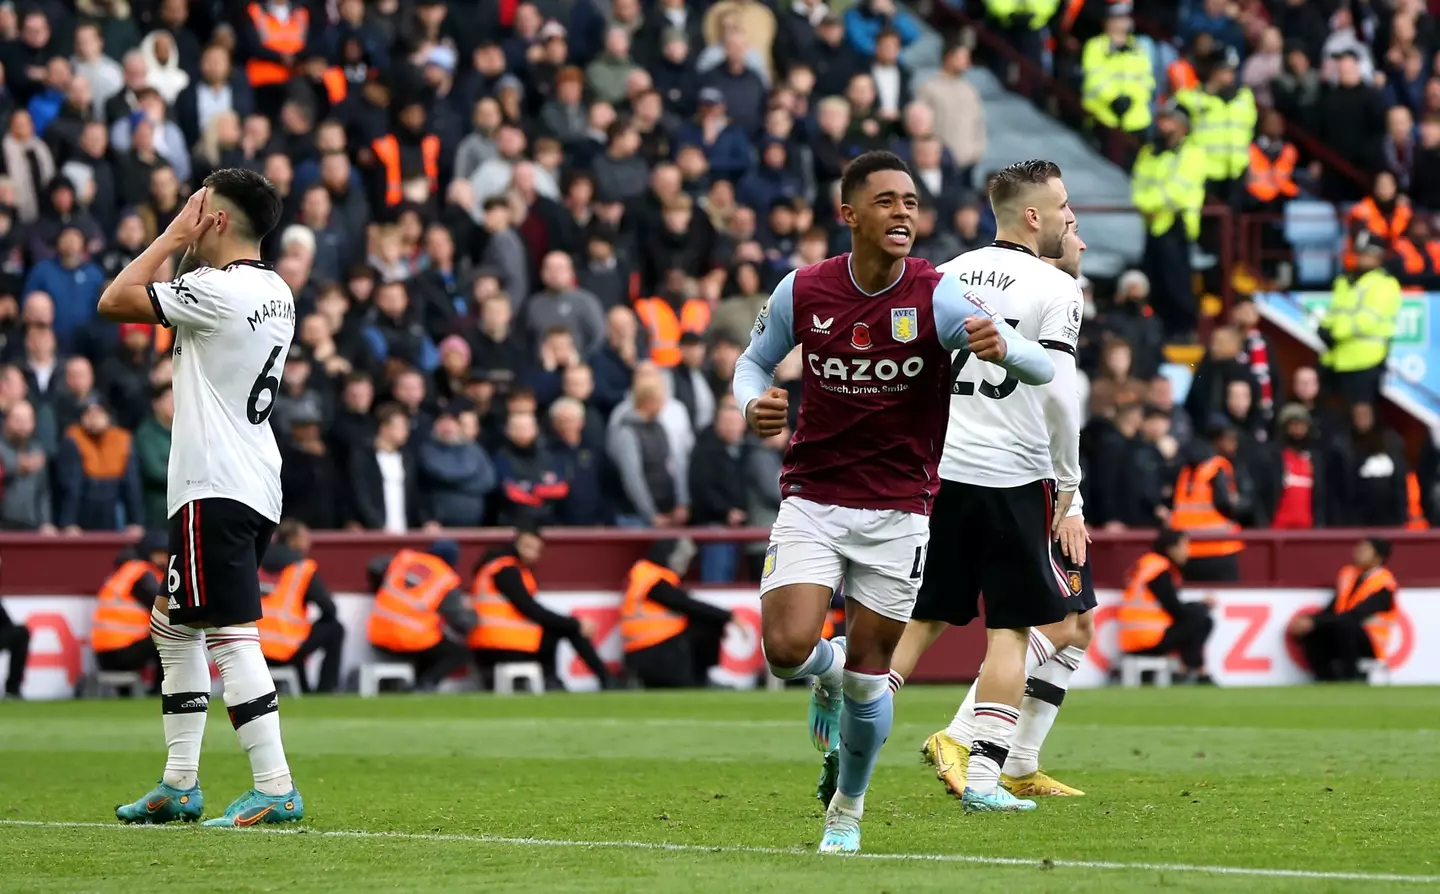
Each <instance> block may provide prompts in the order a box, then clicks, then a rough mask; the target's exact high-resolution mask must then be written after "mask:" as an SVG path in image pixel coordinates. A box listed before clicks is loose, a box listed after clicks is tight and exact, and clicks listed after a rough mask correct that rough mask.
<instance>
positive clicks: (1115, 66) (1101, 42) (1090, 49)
mask: <svg viewBox="0 0 1440 894" xmlns="http://www.w3.org/2000/svg"><path fill="white" fill-rule="evenodd" d="M1080 67H1081V68H1082V69H1083V71H1084V80H1083V82H1082V84H1081V88H1080V92H1081V100H1080V101H1081V105H1083V106H1084V107H1085V111H1086V113H1087V114H1089V115H1090V117H1092V118H1094V119H1095V123H1096V124H1098V125H1099V126H1100V127H1103V128H1109V129H1110V130H1121V131H1124V132H1125V133H1128V134H1137V135H1138V134H1142V133H1144V131H1145V130H1146V129H1147V128H1149V127H1150V121H1151V116H1150V105H1151V103H1152V102H1153V101H1154V99H1155V71H1154V68H1153V67H1152V66H1151V63H1150V54H1149V53H1146V52H1145V51H1144V49H1142V48H1141V47H1140V45H1139V44H1138V43H1137V42H1136V39H1135V31H1134V20H1133V19H1131V18H1130V4H1128V3H1115V4H1112V5H1111V6H1110V8H1109V10H1107V12H1106V19H1105V33H1104V34H1097V35H1096V36H1094V37H1092V38H1090V39H1089V40H1087V41H1085V49H1084V50H1083V51H1082V53H1081V56H1080Z"/></svg>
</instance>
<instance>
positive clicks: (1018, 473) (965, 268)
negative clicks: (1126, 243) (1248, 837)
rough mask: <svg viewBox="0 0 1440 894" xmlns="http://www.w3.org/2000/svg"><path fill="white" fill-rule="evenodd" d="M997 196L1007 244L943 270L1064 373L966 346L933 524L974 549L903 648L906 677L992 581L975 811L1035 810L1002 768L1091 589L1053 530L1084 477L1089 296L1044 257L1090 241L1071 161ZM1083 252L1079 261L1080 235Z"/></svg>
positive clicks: (926, 601) (994, 189)
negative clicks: (1071, 617) (1055, 628)
mask: <svg viewBox="0 0 1440 894" xmlns="http://www.w3.org/2000/svg"><path fill="white" fill-rule="evenodd" d="M990 202H991V205H992V206H993V207H994V209H995V219H996V224H997V234H996V236H997V238H996V240H995V242H994V243H993V244H991V245H990V246H987V247H985V248H981V249H977V250H975V251H972V252H969V253H967V254H964V255H961V256H960V257H958V258H956V259H954V260H952V261H949V262H948V263H946V264H944V265H942V266H941V268H940V269H941V270H943V271H945V274H946V276H947V277H949V276H954V277H955V278H956V280H957V281H959V282H961V283H963V284H964V288H966V289H967V290H968V292H969V294H970V295H971V297H972V299H973V300H975V301H976V302H978V303H980V304H981V305H982V306H984V307H986V308H987V309H989V310H991V311H992V312H993V313H995V314H997V315H998V316H1000V317H1003V318H1004V319H1005V320H1006V321H1007V322H1009V324H1010V325H1012V326H1014V327H1015V328H1016V329H1017V330H1019V331H1020V333H1021V334H1023V335H1025V336H1026V337H1029V338H1033V339H1035V340H1036V341H1038V342H1039V343H1040V344H1041V345H1043V346H1044V348H1045V349H1046V351H1047V353H1048V354H1049V356H1050V358H1051V360H1052V362H1053V365H1054V367H1055V375H1054V377H1053V379H1052V380H1051V381H1050V382H1049V383H1048V384H1044V385H1043V386H1042V387H1038V388H1031V387H1024V385H1025V383H1023V382H1021V381H1017V379H1016V378H1015V377H1013V376H1011V375H1009V374H1008V372H1006V371H1004V370H1001V369H996V368H994V367H993V366H992V365H991V364H989V363H977V362H975V359H974V358H972V357H970V356H968V355H966V354H965V353H964V352H963V351H962V352H961V353H959V354H957V355H956V357H955V374H954V381H953V384H952V387H951V389H950V390H951V398H950V413H951V420H952V424H951V425H950V426H949V429H948V431H947V433H946V437H945V450H944V455H943V457H942V459H941V461H940V475H941V477H942V478H943V479H944V485H943V486H942V488H941V490H940V496H939V499H938V500H937V501H936V504H935V512H934V515H933V516H932V517H931V519H930V532H931V535H932V537H933V538H934V539H936V540H938V541H940V542H942V543H947V544H959V543H963V544H965V545H966V549H964V550H963V551H959V550H953V549H948V550H942V551H941V552H940V554H938V555H937V556H936V557H935V561H934V562H932V563H931V565H930V569H929V573H928V574H926V575H925V582H924V585H923V586H922V587H921V590H920V594H919V598H918V601H917V603H916V606H915V612H914V620H912V621H911V623H910V625H909V627H908V628H907V629H906V631H905V637H904V639H903V640H902V641H901V644H900V647H899V649H898V650H897V655H896V663H897V665H898V668H897V670H898V674H897V677H896V682H897V683H899V682H902V681H903V674H905V673H908V672H909V671H910V670H912V669H913V668H914V666H915V663H916V661H918V660H919V657H920V655H921V654H922V653H923V652H924V651H925V649H926V648H928V647H929V646H930V645H931V644H932V643H933V642H934V641H935V640H936V639H937V638H938V637H939V636H940V634H941V633H942V632H943V631H944V629H945V627H946V626H947V625H949V624H954V625H957V626H963V625H965V624H968V623H969V622H970V621H972V620H973V619H974V618H976V617H977V616H978V614H979V604H978V600H979V597H980V595H981V594H982V593H983V594H984V598H985V623H986V626H987V627H989V628H990V629H989V631H988V634H989V635H988V644H987V651H986V658H985V664H984V665H983V666H982V667H981V670H980V679H979V680H978V681H976V684H975V686H974V687H973V688H972V692H973V693H974V695H975V699H974V704H973V708H972V709H971V712H972V714H973V727H974V729H973V745H971V751H970V754H969V778H968V783H967V782H962V791H961V792H960V794H961V797H962V800H963V802H964V804H965V807H966V809H967V810H973V811H1008V810H1031V809H1033V808H1034V806H1035V802H1033V801H1027V800H1021V799H1018V798H1016V797H1014V796H1013V795H1012V794H1011V793H1010V792H1008V791H1006V790H1005V789H1004V788H1002V787H1001V786H1000V773H1001V768H1002V767H1004V766H1005V764H1006V758H1007V757H1008V755H1009V751H1010V747H1011V743H1012V739H1013V737H1014V734H1015V729H1016V724H1017V722H1018V721H1019V719H1020V714H1021V711H1020V708H1021V699H1022V697H1023V695H1024V693H1025V684H1026V679H1027V677H1028V676H1029V675H1030V673H1032V672H1034V671H1035V669H1036V668H1039V667H1040V666H1042V665H1044V664H1046V662H1048V661H1050V660H1051V659H1052V658H1053V657H1054V656H1055V654H1056V652H1057V651H1058V650H1059V646H1057V644H1056V643H1054V642H1052V641H1051V640H1050V639H1049V638H1048V637H1047V636H1046V635H1045V634H1044V632H1042V631H1043V630H1045V629H1047V625H1052V624H1059V623H1060V622H1063V621H1064V620H1065V619H1066V617H1067V615H1068V613H1069V612H1070V610H1071V608H1072V605H1073V603H1072V600H1073V599H1079V598H1080V597H1081V592H1080V591H1081V590H1083V587H1080V588H1075V589H1076V592H1075V593H1074V594H1073V596H1072V593H1071V589H1072V588H1071V586H1070V582H1069V580H1070V577H1069V573H1068V571H1067V570H1066V568H1065V566H1064V562H1063V559H1062V556H1061V554H1060V551H1059V550H1057V549H1056V547H1055V542H1056V538H1057V537H1059V536H1060V535H1061V532H1062V524H1061V521H1062V519H1064V518H1065V517H1066V515H1067V514H1068V513H1069V510H1070V507H1071V503H1072V500H1073V498H1074V496H1075V492H1076V489H1077V488H1078V486H1079V484H1080V455H1079V450H1080V442H1079V421H1080V402H1079V396H1078V393H1077V391H1076V380H1075V342H1076V339H1077V338H1078V337H1079V334H1080V321H1081V319H1082V316H1083V309H1084V299H1083V297H1082V296H1081V293H1080V289H1079V287H1078V285H1077V284H1076V282H1075V278H1074V277H1073V276H1071V275H1070V274H1069V273H1067V272H1065V271H1064V270H1062V269H1057V267H1056V266H1052V265H1051V264H1048V263H1046V261H1045V260H1043V259H1046V258H1049V259H1062V258H1063V257H1064V256H1065V253H1066V252H1065V249H1066V243H1067V241H1078V236H1073V235H1069V234H1070V233H1071V231H1072V230H1073V227H1074V223H1075V215H1074V213H1073V212H1072V211H1071V210H1070V206H1069V199H1068V196H1067V194H1066V191H1065V185H1064V184H1063V183H1062V182H1061V180H1060V169H1059V168H1058V167H1056V166H1055V165H1054V164H1052V163H1051V162H1048V161H1042V160H1033V161H1026V162H1021V163H1019V164H1014V165H1011V166H1010V167H1008V168H1005V169H1004V170H1002V171H1001V172H1000V173H999V174H997V175H996V176H995V177H994V178H993V179H992V180H991V183H990ZM1072 250H1073V252H1074V257H1075V258H1076V259H1077V261H1078V256H1079V251H1080V246H1079V245H1078V244H1076V245H1074V247H1073V249H1072ZM981 359H983V358H981ZM1057 478H1058V479H1059V480H1058V492H1057V481H1056V479H1057ZM1082 525H1083V522H1082ZM1064 532H1065V538H1064V539H1065V549H1066V550H1068V551H1069V555H1070V558H1071V559H1072V560H1073V562H1074V563H1075V568H1076V570H1078V568H1079V566H1080V565H1081V564H1083V562H1084V560H1085V557H1084V542H1085V541H1084V537H1083V527H1082V528H1081V531H1080V534H1081V535H1082V536H1079V537H1076V536H1075V531H1074V530H1073V523H1066V525H1065V526H1064ZM1032 628H1038V629H1032ZM1060 645H1065V644H1064V643H1061V644H1060ZM964 710H965V708H963V707H962V711H964ZM967 744H969V743H968V742H967ZM950 757H952V755H949V754H948V753H947V754H946V755H942V756H941V758H937V768H938V767H940V766H941V765H942V763H944V764H945V765H946V766H947V768H948V763H946V762H947V761H949V759H950ZM942 775H943V773H942Z"/></svg>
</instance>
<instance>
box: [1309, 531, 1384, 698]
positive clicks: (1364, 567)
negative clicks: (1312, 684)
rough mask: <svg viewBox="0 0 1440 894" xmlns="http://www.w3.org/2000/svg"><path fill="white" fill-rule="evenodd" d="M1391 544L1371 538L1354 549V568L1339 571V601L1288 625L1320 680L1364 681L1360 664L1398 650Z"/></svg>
mask: <svg viewBox="0 0 1440 894" xmlns="http://www.w3.org/2000/svg"><path fill="white" fill-rule="evenodd" d="M1390 552H1391V545H1390V541H1388V540H1385V539H1384V538H1381V537H1367V538H1365V539H1364V540H1361V541H1360V542H1359V543H1357V544H1355V549H1354V552H1353V553H1352V555H1351V559H1352V563H1351V564H1349V565H1346V566H1345V567H1344V568H1341V569H1340V574H1339V576H1338V577H1337V578H1336V581H1335V597H1334V598H1333V599H1331V600H1330V604H1329V605H1327V606H1325V608H1323V609H1321V610H1320V611H1319V612H1317V613H1315V614H1313V615H1301V616H1299V617H1297V618H1295V620H1293V621H1291V622H1290V629H1289V633H1290V635H1291V636H1292V637H1294V638H1295V641H1296V643H1297V644H1298V645H1299V646H1300V649H1301V651H1303V652H1304V653H1305V660H1306V661H1307V662H1309V664H1310V671H1311V673H1313V674H1314V675H1315V679H1317V680H1359V679H1364V676H1365V675H1364V674H1363V673H1362V672H1361V670H1360V659H1362V658H1379V659H1382V660H1384V659H1387V658H1389V657H1391V655H1393V654H1394V650H1395V648H1396V647H1397V645H1398V641H1397V639H1398V638H1397V633H1398V630H1399V626H1400V623H1401V619H1400V605H1399V602H1398V601H1397V597H1398V595H1399V592H1400V584H1399V583H1398V582H1397V581H1396V580H1395V575H1394V574H1391V573H1390V569H1389V568H1386V567H1385V563H1386V562H1388V561H1389V560H1390Z"/></svg>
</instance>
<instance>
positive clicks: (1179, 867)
mask: <svg viewBox="0 0 1440 894" xmlns="http://www.w3.org/2000/svg"><path fill="white" fill-rule="evenodd" d="M0 826H29V827H32V828H44V829H125V830H135V829H147V830H163V829H169V828H175V827H174V826H168V827H167V826H126V825H121V824H119V823H90V822H74V823H64V822H43V821H38V820H0ZM180 828H184V827H183V826H181V827H180ZM228 831H232V832H258V833H260V834H264V835H305V836H307V837H310V836H314V837H317V838H362V839H386V838H389V839H395V840H399V841H428V842H461V843H466V844H501V845H511V846H516V847H555V848H570V849H574V850H597V849H613V850H636V851H666V852H670V853H691V854H760V855H767V856H783V857H812V856H816V854H815V852H814V851H809V850H800V849H799V848H784V847H746V846H743V845H739V846H736V845H707V844H667V843H665V842H660V841H574V840H566V839H561V838H507V837H503V836H499V835H461V834H438V833H423V832H365V831H358V830H354V831H345V830H328V829H323V830H322V829H305V828H298V827H294V826H291V827H285V828H277V829H245V830H240V829H233V830H228ZM852 859H857V860H880V861H887V862H913V863H969V864H975V865H981V866H1019V867H1029V868H1032V869H1041V868H1045V869H1052V868H1064V869H1103V870H1121V871H1128V872H1137V871H1138V872H1182V873H1197V874H1203V875H1233V876H1248V877H1251V878H1294V879H1316V880H1321V881H1357V882H1402V883H1411V884H1419V885H1434V884H1440V875H1400V874H1396V873H1384V872H1323V871H1320V870H1313V869H1254V868H1250V867H1245V866H1198V865H1193V864H1189V863H1119V862H1111V861H1104V860H1050V859H1035V858H1027V857H983V856H975V855H972V854H874V853H862V854H856V855H854V857H853V858H852Z"/></svg>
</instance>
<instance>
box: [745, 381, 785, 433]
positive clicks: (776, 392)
mask: <svg viewBox="0 0 1440 894" xmlns="http://www.w3.org/2000/svg"><path fill="white" fill-rule="evenodd" d="M789 419H790V394H789V393H788V392H786V391H785V389H784V388H775V387H773V386H772V387H770V388H767V389H765V393H764V394H762V395H761V396H760V397H757V398H755V399H754V400H752V401H750V405H749V406H748V407H746V408H745V421H746V422H748V423H750V430H751V431H753V432H755V434H757V435H759V436H760V437H762V438H768V437H770V436H771V435H778V434H780V432H782V431H784V429H785V425H786V423H787V422H789Z"/></svg>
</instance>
